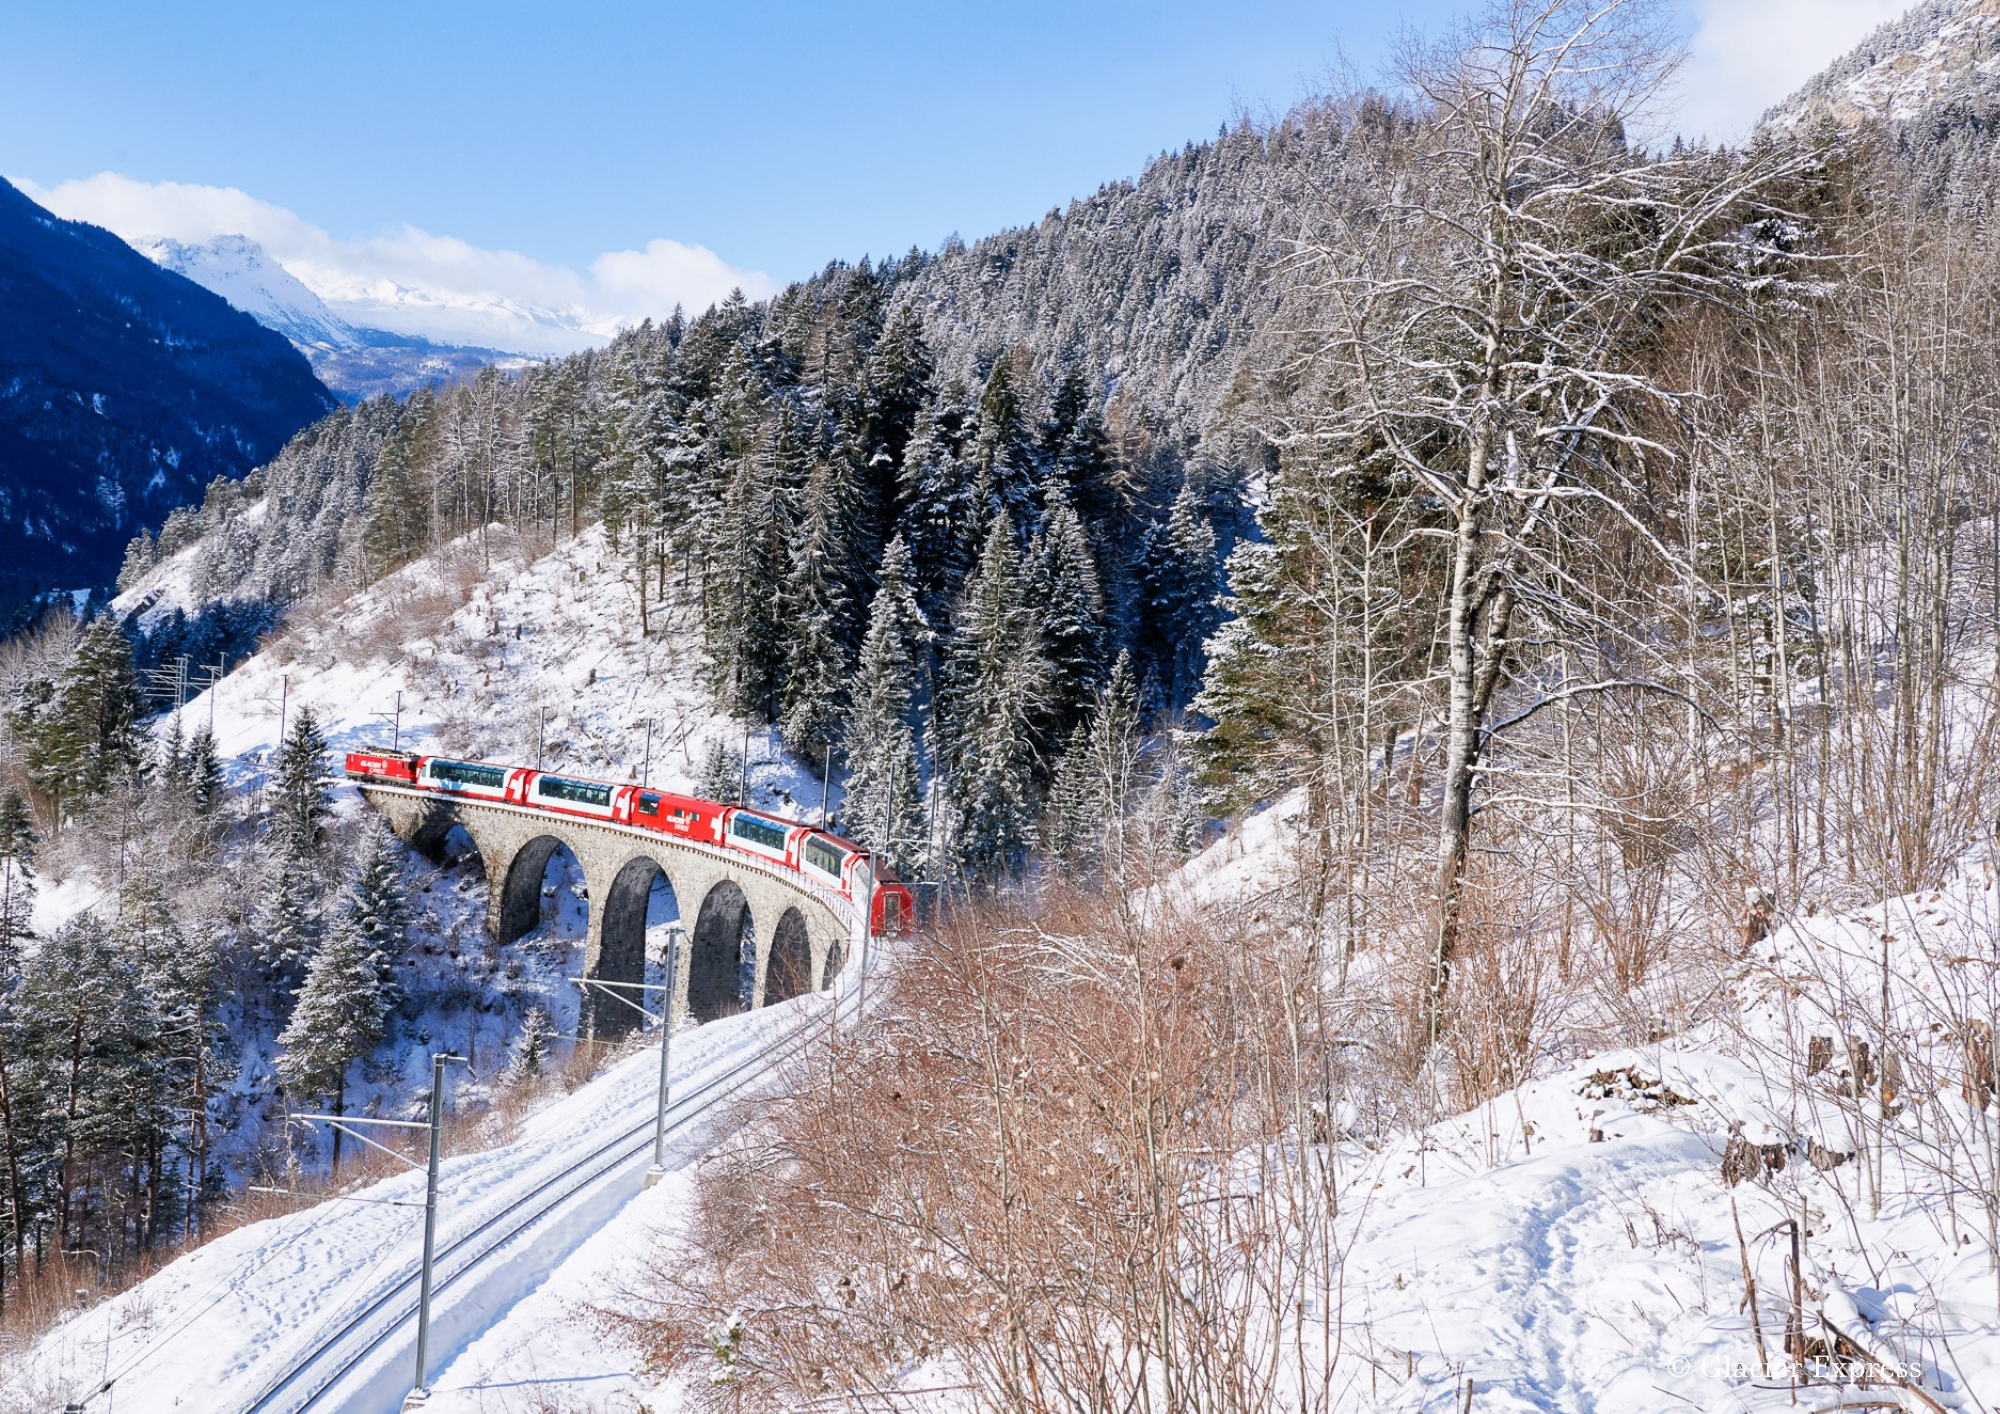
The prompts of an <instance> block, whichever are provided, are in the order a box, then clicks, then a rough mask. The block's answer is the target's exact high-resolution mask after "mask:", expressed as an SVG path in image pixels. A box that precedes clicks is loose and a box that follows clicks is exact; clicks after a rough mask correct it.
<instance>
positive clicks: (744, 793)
mask: <svg viewBox="0 0 2000 1414" xmlns="http://www.w3.org/2000/svg"><path fill="white" fill-rule="evenodd" d="M742 764H743V781H742V784H741V785H739V786H738V787H737V790H736V803H737V804H738V805H748V804H749V803H750V728H748V727H745V728H744V729H743V762H742Z"/></svg>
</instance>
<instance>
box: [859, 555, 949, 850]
mask: <svg viewBox="0 0 2000 1414" xmlns="http://www.w3.org/2000/svg"><path fill="white" fill-rule="evenodd" d="M909 572H910V556H909V551H908V550H907V549H905V548H904V545H903V541H902V538H901V537H900V536H899V537H897V538H896V539H893V540H891V541H890V542H889V548H888V550H887V551H886V552H885V553H884V554H883V556H882V584H881V588H880V589H878V590H877V591H876V594H875V604H874V607H873V609H872V611H871V613H870V616H869V621H868V637H867V639H866V641H865V642H864V643H863V644H862V648H861V665H860V668H859V670H858V671H857V673H856V675H855V683H854V692H853V700H854V711H853V713H852V715H851V716H850V717H849V718H848V722H847V736H846V741H847V772H848V774H847V804H846V807H845V809H844V811H843V817H842V828H843V829H844V830H845V831H846V833H847V835H848V837H849V838H850V839H853V840H856V841H858V842H860V843H863V844H866V845H867V846H869V848H871V849H873V850H875V851H876V852H877V853H879V854H880V855H881V856H882V857H883V858H884V859H886V860H887V861H888V863H889V865H890V867H891V868H893V869H896V870H897V871H899V872H903V871H907V870H909V869H910V866H911V865H913V864H914V863H915V862H916V861H917V860H918V859H920V858H921V856H922V853H923V850H922V847H921V846H922V840H923V797H922V793H921V790H920V787H921V784H922V782H921V780H920V779H919V775H918V765H917V735H916V705H915V704H916V693H917V686H918V682H919V673H918V669H917V664H916V660H915V654H914V653H913V652H912V648H913V646H914V647H915V648H917V649H918V650H921V651H923V653H924V656H925V657H928V656H929V652H928V648H927V647H926V646H925V645H926V643H927V640H928V638H929V631H928V625H926V624H925V622H924V616H923V610H921V609H919V608H918V607H917V601H916V596H915V595H914V594H913V593H912V592H911V589H910V573H909Z"/></svg>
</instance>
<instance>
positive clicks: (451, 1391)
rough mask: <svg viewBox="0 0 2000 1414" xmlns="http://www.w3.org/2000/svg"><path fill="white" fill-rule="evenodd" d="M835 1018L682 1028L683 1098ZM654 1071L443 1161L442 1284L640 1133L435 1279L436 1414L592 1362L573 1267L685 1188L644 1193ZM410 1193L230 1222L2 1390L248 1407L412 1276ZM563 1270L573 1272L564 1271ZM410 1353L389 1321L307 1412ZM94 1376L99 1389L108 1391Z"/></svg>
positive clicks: (825, 1005)
mask: <svg viewBox="0 0 2000 1414" xmlns="http://www.w3.org/2000/svg"><path fill="white" fill-rule="evenodd" d="M830 1007H831V998H830V997H828V996H824V995H822V996H815V997H809V998H805V999H802V1000H801V1001H799V1002H795V1003H786V1004H784V1005H782V1006H777V1007H771V1008H767V1009H765V1010H764V1011H760V1012H756V1013H753V1014H751V1015H748V1016H743V1017H736V1018H731V1019H729V1020H727V1021H722V1022H711V1023H709V1024H707V1025H705V1026H700V1027H696V1028H693V1029H691V1030H689V1031H686V1032H684V1033H683V1034H681V1035H679V1036H676V1038H675V1042H674V1053H673V1062H674V1067H673V1069H674V1074H673V1085H674V1089H675V1092H676V1094H677V1095H679V1096H691V1095H692V1094H694V1093H695V1092H696V1091H697V1090H698V1089H699V1088H700V1087H701V1086H702V1085H703V1084H704V1082H707V1081H711V1080H714V1079H716V1078H717V1077H722V1076H725V1075H726V1074H727V1073H728V1072H730V1071H731V1069H732V1067H735V1066H737V1065H738V1064H739V1063H741V1062H742V1061H744V1060H745V1059H746V1058H748V1057H751V1056H753V1055H755V1054H756V1053H757V1052H758V1051H759V1049H760V1048H762V1047H764V1046H766V1045H767V1044H769V1043H770V1042H772V1041H774V1040H776V1039H778V1038H781V1037H783V1036H786V1035H788V1034H791V1033H792V1032H794V1031H795V1030H797V1029H799V1028H802V1027H803V1028H806V1029H807V1031H808V1037H807V1039H808V1041H809V1040H810V1031H811V1028H813V1027H815V1026H818V1025H824V1024H826V1023H827V1020H828V1018H829V1016H830ZM657 1075H658V1052H657V1051H656V1050H654V1049H651V1048H650V1047H648V1048H643V1049H641V1050H640V1051H639V1052H638V1053H637V1054H634V1055H632V1056H630V1057H628V1058H627V1059H625V1060H624V1061H622V1062H620V1063H619V1064H617V1065H616V1066H614V1067H613V1068H612V1069H611V1070H610V1071H608V1072H607V1073H606V1074H605V1075H603V1076H601V1077H599V1078H598V1079H597V1080H595V1081H593V1082H591V1083H590V1084H588V1085H586V1086H584V1087H582V1088H581V1089H579V1090H578V1091H576V1093H574V1094H572V1095H568V1096H564V1097H562V1098H560V1099H557V1100H556V1101H554V1102H553V1103H550V1104H549V1105H547V1106H546V1108H543V1109H541V1110H540V1111H539V1112H537V1113H535V1114H534V1115H532V1116H531V1117H530V1118H529V1119H528V1120H527V1121H526V1122H525V1123H524V1124H523V1125H522V1127H521V1132H520V1134H519V1136H518V1137H517V1138H516V1139H514V1140H513V1141H512V1142H511V1143H508V1144H506V1145H504V1146H502V1147H499V1148H495V1149H491V1150H486V1151H483V1152H476V1153H470V1154H465V1155H462V1156H459V1157H455V1158H450V1159H447V1160H446V1162H445V1164H444V1166H443V1173H442V1180H441V1184H440V1209H439V1212H440V1217H439V1223H438V1242H439V1248H440V1251H441V1252H446V1253H447V1255H446V1256H445V1257H444V1258H443V1260H441V1262H440V1273H441V1278H442V1277H445V1276H449V1274H451V1273H452V1272H453V1271H454V1269H455V1259H454V1258H453V1257H452V1256H451V1255H449V1253H448V1249H449V1245H450V1244H451V1243H452V1241H453V1240H454V1239H455V1238H457V1237H459V1236H462V1235H465V1234H468V1233H471V1232H473V1231H475V1230H477V1229H479V1228H481V1227H482V1226H483V1225H484V1224H486V1223H488V1222H490V1221H492V1220H494V1219H496V1218H498V1217H500V1216H502V1215H504V1214H507V1213H510V1212H513V1211H517V1210H518V1209H519V1206H520V1205H521V1204H523V1203H524V1202H527V1201H530V1200H531V1199H532V1198H533V1196H534V1195H535V1194H536V1192H537V1190H538V1188H539V1187H540V1186H541V1185H543V1184H545V1183H547V1182H548V1181H549V1180H550V1179H551V1178H553V1177H555V1176H556V1175H558V1174H560V1173H562V1172H563V1171H564V1170H566V1169H567V1168H568V1167H569V1165H571V1164H572V1163H574V1162H575V1161H576V1160H577V1159H578V1158H580V1157H581V1156H582V1155H584V1154H585V1153H586V1152H588V1151H590V1150H592V1149H594V1148H596V1147H597V1146H599V1145H601V1144H603V1143H605V1142H606V1141H607V1140H610V1139H612V1138H614V1137H616V1136H621V1135H626V1134H628V1133H632V1134H637V1135H638V1140H637V1142H635V1143H628V1145H627V1148H628V1149H630V1150H631V1151H632V1153H633V1157H631V1158H630V1159H628V1160H627V1161H625V1162H622V1163H620V1164H618V1165H616V1166H615V1167H614V1168H613V1169H612V1171H611V1172H609V1173H608V1174H607V1175H606V1176H605V1177H604V1178H603V1179H602V1180H601V1181H599V1182H597V1183H595V1184H593V1185H591V1186H590V1187H589V1188H588V1190H587V1191H585V1192H584V1194H583V1195H582V1196H581V1197H580V1198H579V1199H578V1200H576V1201H574V1202H570V1203H567V1204H565V1205H564V1206H563V1207H562V1208H561V1209H560V1210H559V1211H557V1212H556V1213H553V1214H551V1216H550V1217H549V1218H548V1219H547V1220H544V1221H542V1222H540V1223H538V1224H536V1225H535V1226H533V1227H531V1228H530V1229H528V1230H527V1231H526V1232H524V1233H523V1234H522V1235H521V1236H519V1237H518V1238H516V1239H515V1240H514V1241H512V1242H511V1243H509V1244H508V1245H507V1246H506V1247H504V1248H502V1249H500V1251H499V1252H498V1253H496V1254H495V1256H494V1257H493V1258H491V1259H489V1260H487V1261H485V1262H483V1263H481V1264H480V1265H479V1266H477V1267H475V1268H473V1269H472V1270H471V1272H470V1273H468V1275H466V1276H465V1277H463V1278H460V1279H456V1280H450V1281H448V1282H446V1284H445V1285H444V1286H443V1287H442V1288H441V1290H440V1292H439V1295H438V1299H437V1304H436V1308H435V1314H434V1316H433V1322H432V1328H431V1350H432V1359H433V1366H432V1368H433V1370H434V1371H436V1372H439V1373H437V1374H435V1375H434V1383H435V1384H436V1386H437V1387H438V1389H439V1391H440V1394H441V1401H442V1402H441V1405H440V1406H438V1407H444V1408H453V1407H464V1408H490V1407H493V1406H492V1405H491V1404H483V1403H481V1402H478V1401H476V1400H475V1401H474V1402H472V1403H465V1402H464V1400H462V1399H459V1396H461V1395H463V1396H467V1397H470V1396H473V1395H483V1394H487V1393H491V1392H492V1391H493V1390H494V1389H495V1388H496V1381H500V1380H512V1379H530V1378H538V1377H537V1376H535V1375H533V1374H532V1373H531V1372H532V1371H533V1370H535V1369H538V1368H540V1369H545V1370H550V1371H553V1370H557V1369H560V1370H561V1371H563V1372H564V1376H563V1377H564V1378H571V1377H573V1376H574V1375H575V1372H576V1370H577V1366H576V1362H577V1361H578V1360H583V1361H586V1362H594V1366H595V1367H602V1365H603V1364H604V1355H603V1353H602V1352H601V1351H597V1350H595V1349H594V1347H593V1343H592V1342H590V1341H588V1340H584V1341H579V1340H578V1335H579V1332H578V1330H576V1329H574V1328H572V1326H571V1323H570V1321H569V1318H570V1316H572V1315H573V1314H574V1313H573V1312H572V1311H570V1310H569V1309H568V1308H567V1307H566V1306H565V1305H564V1302H563V1300H562V1297H563V1294H564V1293H565V1292H576V1293H579V1294H583V1293H590V1292H593V1291H595V1292H600V1293H601V1291H602V1288H601V1287H600V1286H597V1285H596V1284H595V1282H594V1281H592V1280H590V1279H589V1278H588V1276H587V1275H586V1274H587V1273H589V1272H591V1271H595V1270H597V1269H598V1268H599V1267H602V1266H605V1265H610V1264H615V1263H616V1262H617V1261H618V1260H619V1259H620V1257H621V1255H622V1254H623V1253H624V1251H625V1249H626V1248H627V1247H628V1246H629V1244H630V1242H631V1241H632V1239H633V1236H634V1235H635V1234H636V1233H638V1232H640V1231H642V1230H643V1229H642V1228H641V1227H640V1226H639V1219H642V1218H645V1217H647V1216H649V1215H651V1216H658V1215H659V1214H660V1213H662V1212H663V1211H670V1210H671V1205H672V1201H673V1197H674V1195H675V1194H676V1193H677V1192H679V1191H680V1190H679V1189H678V1188H677V1187H676V1186H675V1185H674V1183H673V1182H672V1180H671V1179H670V1180H669V1182H668V1183H667V1184H665V1185H662V1186H661V1187H660V1188H659V1189H656V1190H654V1191H653V1192H651V1193H644V1192H643V1190H642V1179H643V1176H644V1173H645V1170H646V1168H647V1165H648V1163H649V1161H650V1149H649V1147H648V1146H647V1144H646V1143H645V1140H646V1137H647V1136H648V1135H650V1132H651V1131H650V1128H649V1127H648V1125H649V1122H650V1119H651V1116H652V1114H653V1107H654V1099H655V1095H656V1082H657ZM733 1083H734V1082H732V1084H733ZM677 1103H678V1101H677ZM726 1114H727V1108H726V1106H724V1107H722V1108H721V1109H720V1110H718V1111H716V1112H711V1113H710V1114H708V1115H707V1116H706V1117H704V1118H702V1119H700V1120H697V1121H694V1122H691V1123H689V1124H687V1125H686V1126H684V1127H683V1129H682V1130H680V1131H679V1132H677V1133H676V1134H675V1136H674V1137H673V1139H672V1142H671V1146H670V1152H669V1166H670V1168H673V1169H676V1170H678V1169H679V1168H681V1167H683V1166H684V1165H686V1164H687V1163H689V1162H691V1161H692V1160H694V1159H695V1158H698V1157H699V1156H700V1155H701V1154H702V1153H703V1152H705V1151H706V1150H707V1149H708V1148H709V1147H710V1146H712V1145H713V1143H714V1142H715V1141H716V1139H717V1138H718V1137H719V1136H718V1131H717V1128H716V1126H717V1124H718V1123H720V1122H722V1120H723V1119H724V1118H725V1117H726ZM404 1147H405V1148H406V1149H407V1148H411V1147H412V1144H411V1143H410V1142H406V1143H405V1145H404ZM422 1196H423V1176H422V1174H421V1173H417V1172H409V1173H403V1174H399V1175H397V1176H395V1177H393V1178H389V1179H386V1180H383V1181H380V1182H376V1183H372V1184H369V1185H367V1186H366V1187H363V1188H360V1189H358V1190H356V1191H354V1192H352V1193H349V1194H347V1195H345V1196H344V1197H343V1198H341V1199H338V1200H335V1201H331V1202H327V1203H322V1204H319V1205H316V1206H312V1207H306V1208H303V1209H301V1210H300V1211H298V1212H296V1213H294V1214H291V1215H289V1216H286V1217H282V1218H275V1219H271V1220H269V1221H265V1222H260V1223H255V1224H251V1225H249V1226H246V1227H243V1228H240V1229H238V1230H237V1231H235V1232H232V1233H230V1234H228V1235H226V1236H224V1237H221V1238H219V1239H217V1240H216V1241H214V1242H212V1243H210V1244H209V1245H208V1246H206V1247H203V1248H201V1249H200V1250H198V1251H196V1252H193V1253H190V1254H188V1255H187V1256H185V1257H182V1258H181V1259H180V1260H178V1261H176V1262H174V1263H172V1264H171V1265H169V1266H168V1267H166V1268H165V1269H164V1270H163V1271H161V1272H160V1273H158V1274H157V1275H155V1276H153V1277H151V1278H149V1279H148V1280H146V1281H145V1282H142V1283H141V1284H139V1285H138V1286H136V1287H134V1288H133V1289H132V1290H130V1291H128V1292H127V1293H125V1294H124V1295H122V1296H119V1297H116V1298H113V1299H111V1300H108V1301H106V1302H104V1303H103V1304H102V1305H100V1306H98V1307H97V1308H95V1309H93V1310H91V1311H88V1312H86V1313H84V1314H82V1315H79V1316H77V1317H76V1318H74V1319H72V1320H70V1321H69V1322H68V1323H66V1324H65V1325H64V1326H62V1327H61V1328H60V1329H59V1330H57V1331H56V1332H55V1333H54V1334H52V1335H51V1336H50V1337H48V1338H47V1339H46V1340H44V1341H43V1342H42V1344H41V1345H40V1347H39V1348H38V1349H37V1351H36V1353H35V1356H34V1357H33V1359H32V1360H31V1361H28V1362H23V1364H24V1368H21V1369H18V1370H15V1371H12V1372H10V1374H9V1376H8V1380H7V1384H8V1385H9V1386H11V1387H12V1388H11V1390H6V1389H5V1387H0V1392H11V1393H15V1394H19V1393H20V1392H22V1391H25V1390H32V1391H37V1392H44V1393H47V1392H54V1393H57V1394H59V1395H60V1396H61V1398H62V1399H75V1398H79V1397H82V1396H83V1395H85V1394H88V1393H90V1392H91V1391H92V1390H93V1389H98V1390H102V1392H101V1393H99V1394H97V1395H96V1396H95V1399H94V1402H93V1403H92V1404H91V1405H90V1406H89V1407H91V1408H93V1409H104V1410H110V1409H114V1408H115V1409H117V1410H121V1411H127V1414H143V1411H160V1414H166V1411H175V1410H178V1411H188V1410H200V1411H211V1410H212V1411H218V1412H219V1411H223V1410H231V1409H238V1408H243V1407H245V1406H246V1405H247V1404H248V1403H249V1402H250V1401H251V1400H253V1399H254V1398H255V1397H257V1396H258V1395H259V1394H260V1393H261V1392H262V1391H263V1390H264V1389H265V1388H266V1386H267V1385H268V1384H269V1383H270V1382H271V1381H272V1380H273V1379H274V1378H276V1376H277V1375H278V1374H280V1373H281V1372H282V1371H283V1370H284V1369H285V1368H286V1367H287V1365H288V1364H289V1363H290V1361H291V1360H292V1358H293V1357H295V1356H297V1355H298V1354H300V1353H301V1352H304V1351H307V1350H310V1349H313V1348H315V1347H317V1346H318V1345H320V1344H321V1343H322V1342H323V1341H325V1340H326V1338H327V1336H328V1334H329V1333H331V1332H332V1331H334V1330H336V1329H338V1328H339V1327H340V1326H341V1325H342V1323H343V1322H344V1320H345V1319H346V1318H347V1317H348V1316H349V1315H351V1314H352V1313H353V1312H354V1311H356V1310H358V1309H360V1308H361V1307H362V1306H364V1305H365V1304H366V1303H367V1302H368V1301H369V1300H370V1299H371V1298H372V1297H374V1296H375V1295H378V1294H380V1293H381V1292H383V1291H386V1290H388V1289H390V1288H391V1287H394V1286H395V1285H397V1284H398V1283H401V1282H404V1281H406V1280H407V1278H408V1277H409V1275H410V1274H411V1273H412V1272H413V1271H414V1270H415V1269H416V1265H417V1257H418V1253H419V1251H420V1238H419V1234H420V1231H421V1227H420V1224H421V1218H422V1212H421V1200H422ZM413 1203H414V1204H416V1205H417V1206H411V1205H412V1204H413ZM572 1260H574V1261H575V1262H577V1263H580V1264H581V1266H580V1267H575V1266H571V1265H569V1264H570V1263H571V1262H572ZM524 1303H525V1304H524ZM368 1330H369V1331H371V1332H372V1330H373V1326H370V1327H369V1328H368ZM414 1342H415V1334H414V1329H413V1324H412V1323H411V1322H408V1321H405V1322H403V1323H401V1324H400V1325H399V1326H398V1328H397V1331H396V1334H395V1337H394V1338H393V1339H391V1340H389V1341H387V1342H386V1343H385V1344H384V1345H383V1346H382V1347H381V1348H380V1349H378V1350H375V1351H373V1352H372V1353H371V1354H370V1355H369V1356H368V1357H367V1358H366V1359H364V1360H362V1361H361V1362H360V1363H359V1364H358V1365H357V1366H356V1368H355V1369H354V1370H353V1371H352V1372H351V1373H349V1374H348V1375H347V1376H345V1377H344V1378H343V1379H342V1380H341V1381H340V1383H339V1384H338V1385H336V1386H335V1387H334V1388H333V1389H332V1390H331V1391H330V1392H329V1394H328V1396H327V1398H326V1400H325V1401H323V1402H322V1403H320V1404H319V1405H318V1406H316V1407H318V1408H322V1409H340V1410H355V1411H365V1410H376V1409H379V1410H391V1409H394V1408H395V1407H396V1406H397V1403H398V1402H399V1401H400V1400H401V1398H402V1396H403V1395H404V1394H405V1393H406V1392H407V1391H408V1389H409V1387H410V1383H411V1379H412V1375H413V1360H414ZM537 1362H539V1364H538V1363H537ZM603 1373H604V1371H603V1370H602V1368H594V1369H593V1371H592V1372H591V1374H590V1378H591V1379H593V1380H599V1381H600V1382H601V1377H602V1375H603ZM107 1377H108V1378H109V1380H110V1382H111V1386H110V1388H109V1389H108V1390H103V1389H102V1386H103V1385H104V1382H105V1381H106V1379H107ZM545 1377H546V1376H542V1378H545ZM600 1392H601V1391H600ZM297 1394H298V1392H295V1391H290V1390H288V1391H286V1392H285V1393H284V1394H283V1395H281V1396H280V1397H279V1398H278V1399H277V1400H276V1401H275V1402H274V1403H272V1404H271V1405H270V1406H269V1407H271V1408H273V1409H287V1408H291V1407H294V1403H293V1402H292V1401H295V1400H296V1398H297ZM454 1401H456V1402H454ZM59 1403H60V1400H59V1401H58V1404H59Z"/></svg>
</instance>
